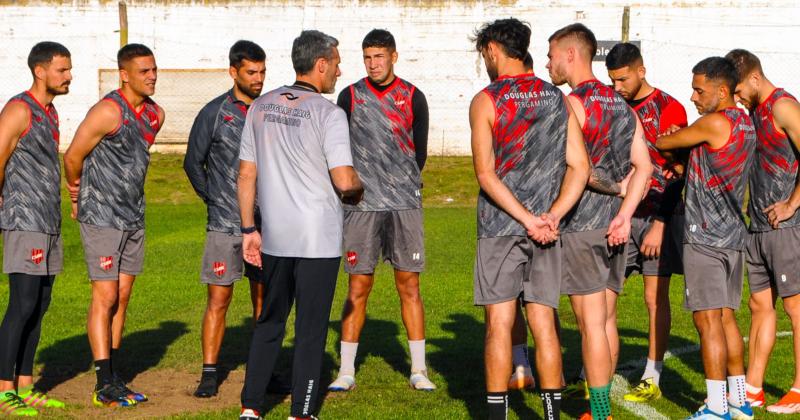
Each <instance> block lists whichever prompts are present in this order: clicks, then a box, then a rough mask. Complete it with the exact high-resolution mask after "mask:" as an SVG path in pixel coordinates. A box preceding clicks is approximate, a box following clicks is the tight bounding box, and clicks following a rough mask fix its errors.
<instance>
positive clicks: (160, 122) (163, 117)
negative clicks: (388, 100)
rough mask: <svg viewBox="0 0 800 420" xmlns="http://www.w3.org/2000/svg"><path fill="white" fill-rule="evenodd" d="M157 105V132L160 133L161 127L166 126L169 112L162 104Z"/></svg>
mask: <svg viewBox="0 0 800 420" xmlns="http://www.w3.org/2000/svg"><path fill="white" fill-rule="evenodd" d="M156 107H157V108H158V131H157V132H156V134H158V133H160V132H161V129H162V128H164V122H166V121H167V113H166V112H165V111H164V108H162V107H161V105H156Z"/></svg>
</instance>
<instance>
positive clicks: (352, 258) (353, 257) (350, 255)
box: [347, 251, 358, 267]
mask: <svg viewBox="0 0 800 420" xmlns="http://www.w3.org/2000/svg"><path fill="white" fill-rule="evenodd" d="M347 263H348V264H350V267H355V265H356V264H358V254H357V253H356V252H355V251H347Z"/></svg>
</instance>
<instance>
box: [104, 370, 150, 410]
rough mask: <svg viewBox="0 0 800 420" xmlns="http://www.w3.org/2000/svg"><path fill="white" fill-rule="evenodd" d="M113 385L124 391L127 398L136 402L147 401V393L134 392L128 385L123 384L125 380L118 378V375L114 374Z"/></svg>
mask: <svg viewBox="0 0 800 420" xmlns="http://www.w3.org/2000/svg"><path fill="white" fill-rule="evenodd" d="M112 383H113V384H114V386H116V387H117V388H119V389H121V390H122V391H124V392H125V393H126V394H127V396H128V399H129V400H133V401H136V402H137V403H140V402H145V401H147V395H144V394H142V393H141V392H135V391H133V390H131V389H130V388H128V385H126V384H125V381H123V380H122V379H120V378H119V377H118V376H116V375H114V382H112Z"/></svg>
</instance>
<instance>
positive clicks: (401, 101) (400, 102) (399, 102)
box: [394, 99, 406, 106]
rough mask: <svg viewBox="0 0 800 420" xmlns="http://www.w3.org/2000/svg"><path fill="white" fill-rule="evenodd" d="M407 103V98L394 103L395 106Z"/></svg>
mask: <svg viewBox="0 0 800 420" xmlns="http://www.w3.org/2000/svg"><path fill="white" fill-rule="evenodd" d="M405 104H406V100H405V99H401V100H399V101H394V105H395V106H402V105H405Z"/></svg>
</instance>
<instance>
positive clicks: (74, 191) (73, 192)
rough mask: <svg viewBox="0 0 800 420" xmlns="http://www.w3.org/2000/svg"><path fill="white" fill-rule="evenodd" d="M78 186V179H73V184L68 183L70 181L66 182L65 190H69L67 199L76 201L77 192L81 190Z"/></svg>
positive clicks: (79, 184)
mask: <svg viewBox="0 0 800 420" xmlns="http://www.w3.org/2000/svg"><path fill="white" fill-rule="evenodd" d="M80 186H81V180H80V179H76V180H75V185H70V183H69V182H67V192H69V199H70V200H72V202H73V203H77V202H78V192H80V190H81V188H80Z"/></svg>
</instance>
